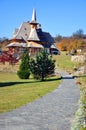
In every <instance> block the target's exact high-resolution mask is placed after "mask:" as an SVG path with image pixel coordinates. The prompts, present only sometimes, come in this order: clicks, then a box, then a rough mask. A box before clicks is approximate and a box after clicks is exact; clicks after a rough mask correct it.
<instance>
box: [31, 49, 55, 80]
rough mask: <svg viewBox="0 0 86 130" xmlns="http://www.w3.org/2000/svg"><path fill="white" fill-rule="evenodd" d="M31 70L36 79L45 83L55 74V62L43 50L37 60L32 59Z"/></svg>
mask: <svg viewBox="0 0 86 130" xmlns="http://www.w3.org/2000/svg"><path fill="white" fill-rule="evenodd" d="M30 68H31V72H32V74H33V76H34V78H36V79H40V80H41V81H43V80H45V79H46V78H47V77H48V76H49V75H51V74H53V73H54V68H55V61H54V60H52V57H50V56H49V55H48V54H47V53H46V51H45V50H43V51H42V52H40V53H38V54H37V55H36V59H31V62H30Z"/></svg>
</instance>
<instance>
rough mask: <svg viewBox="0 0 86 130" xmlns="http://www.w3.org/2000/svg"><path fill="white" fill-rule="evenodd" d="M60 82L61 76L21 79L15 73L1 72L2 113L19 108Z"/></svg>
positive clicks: (52, 88) (0, 108)
mask: <svg viewBox="0 0 86 130" xmlns="http://www.w3.org/2000/svg"><path fill="white" fill-rule="evenodd" d="M60 82H61V80H60V78H59V77H52V78H50V79H48V80H47V81H45V82H40V81H37V80H34V79H32V78H30V79H29V80H21V79H19V78H18V76H17V75H16V74H14V73H2V72H0V113H2V112H6V111H10V110H13V109H15V108H18V107H20V106H22V105H24V104H27V103H29V102H31V101H33V100H35V99H37V98H39V97H41V96H43V95H45V94H47V93H49V92H51V91H53V90H54V89H56V88H57V86H58V85H59V84H60Z"/></svg>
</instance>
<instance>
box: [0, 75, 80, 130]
mask: <svg viewBox="0 0 86 130" xmlns="http://www.w3.org/2000/svg"><path fill="white" fill-rule="evenodd" d="M63 77H64V78H63V81H62V83H61V84H60V86H59V88H57V89H56V90H55V91H53V92H51V93H49V94H47V95H45V96H44V97H41V98H40V99H37V100H35V101H34V102H32V103H29V104H27V105H25V106H23V107H21V108H19V109H16V110H14V111H11V112H7V113H4V114H0V130H70V129H71V128H70V127H71V123H72V121H73V119H74V115H75V112H76V110H77V109H78V100H79V89H78V87H77V86H76V81H75V79H73V78H72V77H70V76H68V75H67V76H63ZM57 82H58V81H57Z"/></svg>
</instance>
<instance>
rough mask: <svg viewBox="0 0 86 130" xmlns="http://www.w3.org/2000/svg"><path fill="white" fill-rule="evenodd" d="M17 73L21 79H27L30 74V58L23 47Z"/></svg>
mask: <svg viewBox="0 0 86 130" xmlns="http://www.w3.org/2000/svg"><path fill="white" fill-rule="evenodd" d="M17 74H18V76H19V78H21V79H28V78H29V76H30V58H29V53H28V50H27V48H25V50H24V52H23V54H22V59H21V64H20V66H19V70H18V71H17Z"/></svg>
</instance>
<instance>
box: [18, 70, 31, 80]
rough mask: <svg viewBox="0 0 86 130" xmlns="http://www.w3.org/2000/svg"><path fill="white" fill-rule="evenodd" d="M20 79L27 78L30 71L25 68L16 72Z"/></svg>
mask: <svg viewBox="0 0 86 130" xmlns="http://www.w3.org/2000/svg"><path fill="white" fill-rule="evenodd" d="M17 74H18V76H19V78H20V79H28V78H29V76H30V72H29V71H27V70H21V71H18V72H17Z"/></svg>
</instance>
